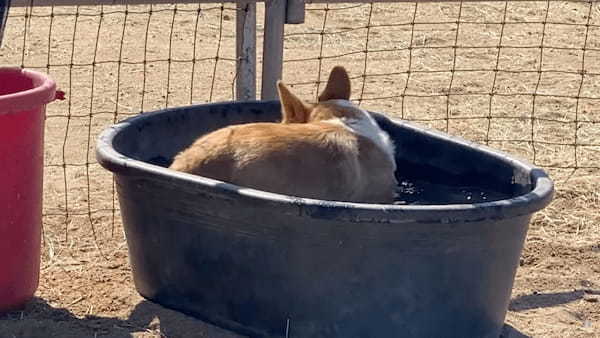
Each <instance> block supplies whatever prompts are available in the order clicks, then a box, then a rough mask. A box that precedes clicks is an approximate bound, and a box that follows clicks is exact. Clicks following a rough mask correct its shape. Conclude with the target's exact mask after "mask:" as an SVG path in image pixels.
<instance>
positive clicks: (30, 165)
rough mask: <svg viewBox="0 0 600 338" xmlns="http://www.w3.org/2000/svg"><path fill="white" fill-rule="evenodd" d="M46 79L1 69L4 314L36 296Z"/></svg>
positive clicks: (52, 87)
mask: <svg viewBox="0 0 600 338" xmlns="http://www.w3.org/2000/svg"><path fill="white" fill-rule="evenodd" d="M56 96H57V95H56V84H55V83H54V81H52V80H51V79H49V78H48V77H47V76H46V75H44V74H41V73H38V72H33V71H29V70H22V69H20V68H0V312H5V311H9V310H14V309H18V308H20V307H22V306H23V305H25V303H26V302H27V301H28V300H30V299H31V297H33V294H34V293H35V291H36V289H37V287H38V279H39V270H40V233H41V221H42V179H43V166H44V116H45V114H44V113H45V109H46V104H47V103H49V102H51V101H53V100H54V99H55V98H56Z"/></svg>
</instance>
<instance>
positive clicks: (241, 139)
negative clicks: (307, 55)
mask: <svg viewBox="0 0 600 338" xmlns="http://www.w3.org/2000/svg"><path fill="white" fill-rule="evenodd" d="M349 84H350V81H349V79H348V76H347V74H346V72H345V70H344V69H343V68H341V67H338V68H335V69H334V70H333V71H332V74H331V76H330V79H329V82H328V86H327V88H326V89H325V91H324V92H323V94H322V95H321V96H320V101H321V102H320V103H318V104H316V105H307V104H305V103H304V102H302V101H301V100H300V99H298V98H297V97H295V96H294V95H293V94H292V93H291V92H290V91H289V89H288V88H287V87H286V86H285V85H283V84H282V83H279V93H280V98H281V102H282V106H283V114H284V115H283V119H282V123H251V124H244V125H236V126H230V127H226V128H223V129H220V130H217V131H215V132H212V133H209V134H207V135H205V136H203V137H201V138H199V139H198V140H197V141H196V142H194V144H193V145H192V146H191V147H189V148H188V149H186V150H185V151H183V152H182V153H180V154H179V155H177V156H176V158H175V160H174V162H173V164H172V165H171V169H174V170H178V171H183V172H188V173H192V174H196V175H200V176H205V177H210V178H213V179H217V180H221V181H225V182H229V183H233V184H236V185H240V186H245V187H250V188H256V189H260V190H265V191H270V192H276V193H282V194H287V195H293V196H299V197H310V198H318V199H325V200H337V201H352V202H370V203H388V202H391V201H392V199H393V194H394V187H395V185H396V180H395V177H394V171H395V162H394V160H393V146H392V145H391V142H390V141H389V138H388V137H387V134H385V133H384V132H383V131H381V129H379V127H378V126H377V124H376V123H375V121H373V119H372V118H371V117H370V116H369V115H368V113H366V112H365V111H363V110H361V109H360V108H358V107H356V106H354V105H352V104H351V103H350V102H349V101H347V100H348V98H349V96H350V87H349Z"/></svg>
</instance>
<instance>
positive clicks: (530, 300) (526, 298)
mask: <svg viewBox="0 0 600 338" xmlns="http://www.w3.org/2000/svg"><path fill="white" fill-rule="evenodd" d="M586 295H591V296H597V295H600V290H591V289H585V290H573V291H567V292H552V293H537V292H536V293H533V294H530V295H522V296H519V297H516V298H513V299H512V300H511V301H510V305H509V307H508V309H509V310H510V311H515V312H521V311H526V310H531V309H538V308H544V307H554V306H557V305H562V304H567V303H571V302H573V301H576V300H579V299H582V298H584V297H585V296H586Z"/></svg>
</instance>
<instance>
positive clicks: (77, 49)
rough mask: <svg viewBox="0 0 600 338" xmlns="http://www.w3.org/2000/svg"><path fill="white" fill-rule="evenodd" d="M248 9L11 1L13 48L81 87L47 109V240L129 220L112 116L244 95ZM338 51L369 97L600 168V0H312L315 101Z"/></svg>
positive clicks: (290, 51)
mask: <svg viewBox="0 0 600 338" xmlns="http://www.w3.org/2000/svg"><path fill="white" fill-rule="evenodd" d="M235 15H236V6H235V4H202V5H199V4H190V5H181V4H180V5H136V6H131V5H130V6H78V7H33V6H30V7H26V8H13V9H12V11H11V14H10V18H9V22H8V27H7V29H6V36H5V39H4V45H3V47H2V49H1V50H0V62H1V63H2V64H5V65H9V64H10V65H18V66H22V67H26V68H31V69H38V70H42V71H46V72H47V73H49V74H50V75H51V76H52V77H53V78H54V79H56V81H57V82H58V84H59V86H60V88H61V89H63V90H65V91H66V92H67V98H68V99H67V100H66V101H64V102H59V103H53V104H52V105H50V106H49V107H48V113H47V132H46V174H45V182H46V183H45V205H44V217H45V218H44V223H45V225H46V230H47V231H46V235H47V238H48V236H53V238H55V240H56V241H61V240H62V239H66V240H67V242H68V239H69V235H70V234H71V233H75V238H79V237H81V236H83V237H85V238H86V239H90V238H92V239H93V240H90V241H87V240H86V241H84V242H86V243H88V244H87V245H88V246H90V247H101V246H102V245H105V244H106V243H108V242H110V241H111V238H112V237H113V236H114V234H115V229H118V224H119V214H118V203H116V196H115V187H114V185H113V183H112V179H111V177H110V175H109V173H107V172H105V171H104V170H103V169H101V168H100V166H99V165H98V164H97V163H96V161H95V157H94V145H95V138H96V136H97V134H98V133H99V132H100V131H101V130H102V129H103V128H105V127H106V126H108V125H110V124H112V123H114V122H115V121H118V120H122V119H123V118H125V117H128V116H131V115H135V114H139V113H140V112H144V111H151V110H155V109H159V108H163V107H168V106H176V105H184V104H190V103H199V102H211V101H222V100H231V99H233V97H234V91H235V88H234V82H235V73H236V72H235V57H236V56H235V36H234V35H235ZM261 18H262V11H259V20H258V22H259V24H258V37H259V39H258V41H259V44H258V45H259V46H260V41H261V33H262V31H263V26H262V20H261ZM258 54H259V55H260V53H258ZM259 62H260V60H259ZM337 64H341V65H344V66H345V67H346V68H347V69H348V70H349V72H350V74H351V76H352V83H353V96H352V99H353V100H355V101H356V102H357V103H359V104H361V105H362V106H363V107H365V108H367V109H370V110H375V111H381V112H385V113H387V114H388V115H391V116H396V117H399V118H404V119H407V120H412V121H416V122H417V123H421V124H425V125H428V126H430V127H433V128H437V129H440V130H443V131H447V132H449V133H451V134H454V135H458V136H462V137H464V138H466V139H469V140H472V141H475V142H480V143H484V144H487V145H490V146H492V147H497V148H500V149H503V150H506V151H508V152H510V153H513V154H516V155H519V156H521V157H524V158H526V159H528V160H530V161H531V162H533V163H535V164H537V165H539V166H542V167H545V168H549V169H551V170H566V171H568V172H570V173H572V172H573V171H574V170H584V171H586V172H591V173H592V175H596V176H594V177H598V176H597V175H598V169H599V168H600V165H599V164H598V163H600V90H599V89H600V66H599V65H600V5H599V4H598V3H595V2H561V1H540V2H510V1H509V2H477V3H472V2H440V3H366V4H362V3H352V4H327V3H320V4H317V3H313V4H308V5H307V12H306V23H305V24H301V25H288V26H286V34H285V54H284V67H283V69H284V80H285V81H286V82H288V83H291V84H292V85H293V87H294V88H295V90H296V91H297V92H298V93H299V95H301V96H302V97H304V98H306V99H308V100H311V99H315V98H316V96H317V93H318V91H319V90H320V89H322V87H323V86H322V84H323V81H325V79H326V76H327V75H328V72H329V70H330V69H331V67H332V66H334V65H337ZM165 141H166V142H167V141H168V140H165ZM107 224H108V225H109V226H107ZM88 225H91V227H89V226H88ZM78 236H79V237H78ZM80 245H83V244H80Z"/></svg>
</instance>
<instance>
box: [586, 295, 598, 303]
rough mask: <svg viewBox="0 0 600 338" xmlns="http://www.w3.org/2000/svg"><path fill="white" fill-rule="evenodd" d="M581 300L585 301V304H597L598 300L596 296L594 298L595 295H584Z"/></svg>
mask: <svg viewBox="0 0 600 338" xmlns="http://www.w3.org/2000/svg"><path fill="white" fill-rule="evenodd" d="M583 300H585V301H586V302H589V303H598V301H599V300H600V299H598V296H596V295H588V294H586V295H583Z"/></svg>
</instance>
